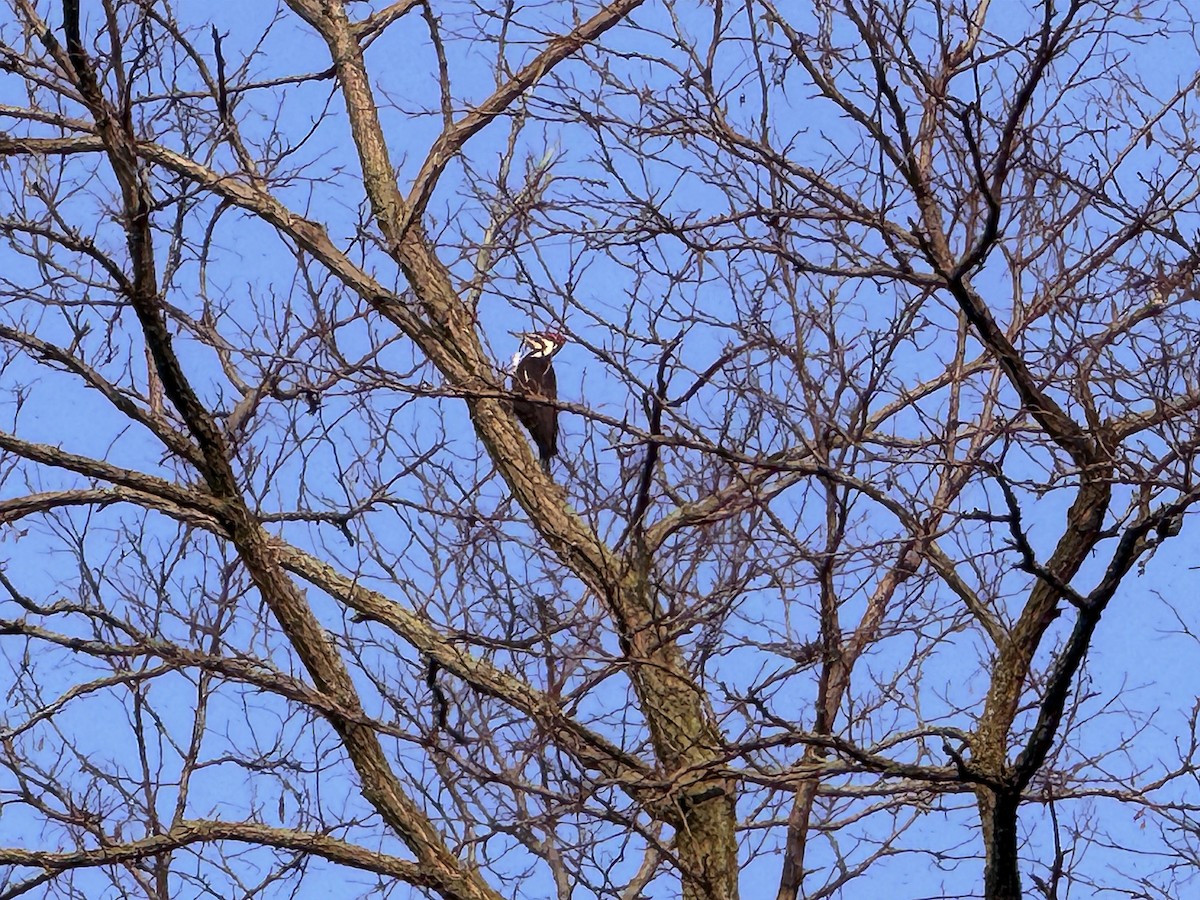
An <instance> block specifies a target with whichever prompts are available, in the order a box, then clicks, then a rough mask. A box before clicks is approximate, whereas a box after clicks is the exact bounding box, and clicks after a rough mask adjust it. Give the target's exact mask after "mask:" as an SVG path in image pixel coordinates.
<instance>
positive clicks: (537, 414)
mask: <svg viewBox="0 0 1200 900" xmlns="http://www.w3.org/2000/svg"><path fill="white" fill-rule="evenodd" d="M517 337H519V338H520V339H521V347H522V349H523V350H524V352H522V351H521V350H518V351H517V360H516V363H517V365H516V368H515V369H514V370H513V376H512V389H513V393H514V394H516V395H517V396H516V397H515V398H514V399H513V413H515V414H516V417H517V419H518V420H519V421H520V423H521V424H522V425H524V426H525V428H526V430H528V432H529V434H530V436H531V437H532V438H533V442H534V443H535V444H537V448H538V455H539V456H540V457H541V460H542V468H543V469H545V470H546V471H547V472H549V471H550V460H551V459H552V458H553V457H554V456H555V455H556V454H557V453H558V410H557V409H555V408H554V407H553V406H548V405H547V404H545V403H542V402H539V400H557V399H558V380H557V379H556V378H555V376H554V365H553V364H552V362H551V360H553V359H554V354H556V353H557V352H558V351H559V350H561V349H562V348H563V345H564V344H566V342H567V339H566V338H565V337H564V336H563V335H561V334H559V333H558V332H557V331H530V332H523V333H521V334H518V335H517Z"/></svg>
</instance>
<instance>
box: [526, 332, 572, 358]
mask: <svg viewBox="0 0 1200 900" xmlns="http://www.w3.org/2000/svg"><path fill="white" fill-rule="evenodd" d="M521 341H522V343H524V345H525V346H526V347H528V348H529V354H528V355H529V356H532V357H534V358H537V359H545V358H547V357H551V356H553V355H554V354H555V353H557V352H558V351H559V350H561V349H562V346H563V344H564V343H566V342H565V341H563V340H562V339H560V338H559V337H558V335H553V336H551V335H550V334H548V333H543V332H540V331H530V332H526V333H525V334H523V335H521ZM519 353H520V351H518V355H519Z"/></svg>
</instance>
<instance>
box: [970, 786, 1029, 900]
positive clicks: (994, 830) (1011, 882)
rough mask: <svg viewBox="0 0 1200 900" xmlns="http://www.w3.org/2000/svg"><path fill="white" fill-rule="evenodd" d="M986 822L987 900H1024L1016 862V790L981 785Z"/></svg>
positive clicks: (982, 818)
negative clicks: (1000, 789) (996, 789)
mask: <svg viewBox="0 0 1200 900" xmlns="http://www.w3.org/2000/svg"><path fill="white" fill-rule="evenodd" d="M977 798H978V802H979V819H980V821H981V822H982V823H983V849H984V854H985V858H986V862H985V863H984V870H983V872H984V874H983V896H984V898H985V900H1021V872H1020V869H1019V867H1018V865H1017V808H1018V806H1019V805H1020V797H1019V795H1018V793H1017V792H1016V791H994V790H992V789H990V788H985V787H981V788H980V789H979V792H978V794H977Z"/></svg>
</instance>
